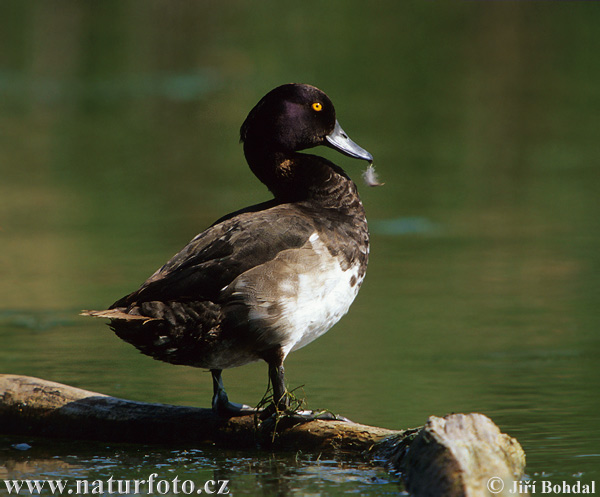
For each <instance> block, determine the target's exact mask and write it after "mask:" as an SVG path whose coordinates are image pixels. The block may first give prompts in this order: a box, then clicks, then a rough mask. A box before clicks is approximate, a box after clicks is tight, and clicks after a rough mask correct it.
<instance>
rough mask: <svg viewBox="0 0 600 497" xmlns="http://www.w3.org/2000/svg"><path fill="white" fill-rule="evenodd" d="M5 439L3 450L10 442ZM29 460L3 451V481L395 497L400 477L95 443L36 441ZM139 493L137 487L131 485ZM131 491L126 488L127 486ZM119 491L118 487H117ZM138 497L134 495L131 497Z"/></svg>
mask: <svg viewBox="0 0 600 497" xmlns="http://www.w3.org/2000/svg"><path fill="white" fill-rule="evenodd" d="M9 442H10V441H9V440H6V439H2V438H0V444H2V445H4V443H9ZM32 445H33V447H32V448H31V450H30V452H29V454H25V453H23V452H21V451H16V450H12V451H9V450H8V449H5V450H0V479H11V480H21V479H46V480H48V479H51V480H59V479H60V480H66V481H67V482H69V483H68V485H69V487H68V488H70V487H74V485H75V484H76V481H77V480H87V482H88V485H89V488H99V487H100V484H99V481H102V482H103V483H104V485H105V488H106V482H107V481H108V479H109V478H111V477H112V479H113V480H114V481H117V480H130V481H133V480H138V481H139V482H140V488H147V483H142V482H141V480H146V482H147V481H148V479H149V477H150V475H152V474H153V473H156V475H155V479H156V480H157V481H158V480H167V481H169V482H172V481H173V480H174V478H178V480H179V482H180V483H179V485H180V487H181V484H182V483H181V482H183V481H185V480H190V481H193V482H194V483H195V485H196V488H201V487H202V485H203V484H204V482H206V481H208V480H214V481H228V484H227V485H228V488H229V490H230V491H231V492H232V493H233V494H234V495H282V496H288V495H289V496H293V495H309V494H312V493H314V494H315V495H319V494H320V493H321V492H324V491H327V492H328V491H330V490H331V489H333V490H334V492H335V493H338V492H339V493H345V492H348V491H350V492H352V493H357V492H358V493H360V492H363V491H367V492H375V493H377V492H381V491H383V492H384V493H385V492H390V491H391V492H394V491H395V490H396V489H398V488H399V481H398V478H397V477H394V476H390V475H389V474H387V473H385V471H384V470H383V469H381V468H377V467H374V466H372V465H368V464H365V463H362V462H360V461H352V460H347V459H344V460H335V459H326V458H320V457H318V456H316V455H309V454H302V453H301V452H298V453H287V454H286V453H283V454H277V455H275V454H269V453H268V452H254V453H252V452H251V453H248V452H235V451H223V450H219V451H217V450H214V449H210V448H206V449H203V450H197V449H184V448H167V447H164V448H161V447H133V446H126V445H121V446H106V445H101V444H95V443H85V444H84V443H67V444H63V443H57V442H49V441H42V440H35V441H33V442H32ZM130 485H131V488H133V483H130ZM123 486H124V484H123ZM115 488H116V483H115ZM131 495H133V493H131Z"/></svg>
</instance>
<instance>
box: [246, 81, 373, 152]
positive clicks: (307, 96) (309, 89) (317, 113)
mask: <svg viewBox="0 0 600 497" xmlns="http://www.w3.org/2000/svg"><path fill="white" fill-rule="evenodd" d="M240 137H241V141H243V142H244V144H245V147H247V148H248V147H251V148H259V149H261V150H262V151H269V152H274V153H284V154H289V153H293V152H296V151H299V150H304V149H307V148H312V147H316V146H318V145H326V146H328V147H331V148H334V149H336V150H338V151H340V152H342V153H343V154H345V155H348V156H350V157H355V158H357V159H363V160H366V161H369V162H373V157H372V155H371V154H370V153H369V152H367V151H366V150H365V149H364V148H362V147H360V146H359V145H357V144H356V143H354V142H353V141H352V140H351V139H350V138H349V137H348V135H347V134H346V133H345V132H344V130H343V129H342V127H341V126H340V124H339V123H338V121H337V119H336V117H335V108H334V107H333V104H332V103H331V100H330V99H329V97H328V96H327V95H326V94H325V93H323V92H322V91H321V90H319V89H318V88H315V87H314V86H310V85H304V84H286V85H282V86H279V87H277V88H275V89H274V90H271V91H270V92H269V93H267V94H266V95H265V96H264V97H263V98H262V99H261V100H260V102H258V104H256V106H255V107H254V108H253V109H252V110H251V111H250V114H248V117H247V118H246V120H245V121H244V124H243V125H242V128H241V130H240Z"/></svg>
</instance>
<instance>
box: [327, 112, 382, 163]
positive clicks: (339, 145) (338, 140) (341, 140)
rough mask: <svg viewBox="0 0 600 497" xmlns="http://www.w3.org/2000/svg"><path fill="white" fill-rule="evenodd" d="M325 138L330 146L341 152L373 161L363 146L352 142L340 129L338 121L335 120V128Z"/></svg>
mask: <svg viewBox="0 0 600 497" xmlns="http://www.w3.org/2000/svg"><path fill="white" fill-rule="evenodd" d="M325 138H326V139H327V142H328V143H329V146H330V147H332V148H335V149H336V150H338V151H340V152H342V153H343V154H345V155H348V156H350V157H354V158H356V159H363V160H366V161H369V162H373V156H372V155H371V154H370V153H369V152H367V151H366V150H365V149H364V148H362V147H361V146H359V145H357V144H356V143H354V142H353V141H352V140H351V139H350V138H349V137H348V135H347V134H346V132H345V131H344V130H343V129H342V127H341V126H340V123H339V122H337V121H335V128H333V131H332V132H331V133H329V134H328V135H327V136H326V137H325Z"/></svg>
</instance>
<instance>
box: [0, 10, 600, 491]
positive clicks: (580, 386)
mask: <svg viewBox="0 0 600 497" xmlns="http://www.w3.org/2000/svg"><path fill="white" fill-rule="evenodd" d="M598 21H599V19H598V12H597V9H595V6H594V5H593V3H587V2H582V3H578V2H564V3H545V2H518V3H517V2H509V3H505V2H498V3H494V2H481V3H472V2H469V3H464V4H452V5H438V4H431V3H424V4H417V3H414V4H413V3H402V4H399V3H396V2H380V3H378V4H369V5H367V4H365V3H363V2H358V1H356V2H355V1H347V0H346V1H344V2H341V0H340V1H333V2H328V3H327V4H326V5H323V4H322V3H319V4H317V3H316V2H303V3H302V4H298V5H285V4H281V3H277V2H271V1H269V2H262V3H261V4H260V5H252V7H251V6H250V5H246V4H245V3H243V2H237V1H233V2H227V3H223V4H219V5H216V4H214V5H211V4H208V3H201V2H190V3H179V4H176V5H175V6H173V4H172V3H170V2H164V1H152V2H136V1H125V2H103V3H102V4H96V3H84V2H69V3H61V4H55V3H52V4H51V3H45V2H34V1H32V2H4V3H2V4H1V5H0V23H2V26H1V29H0V40H1V41H0V95H1V96H2V97H1V98H0V129H1V130H2V132H1V133H0V177H1V178H2V180H1V181H0V247H1V250H0V276H1V280H0V281H1V283H0V302H1V304H0V344H1V348H0V369H1V370H2V372H9V373H14V374H25V375H31V376H38V377H42V378H45V379H49V380H54V381H59V382H63V383H67V384H71V385H75V386H79V387H82V388H86V389H90V390H96V391H100V392H103V393H107V394H112V395H116V396H120V397H124V398H131V399H136V400H145V401H152V402H169V403H177V404H189V405H196V406H208V405H209V403H210V394H211V380H210V375H208V374H206V373H204V372H202V371H199V370H194V369H192V368H185V367H176V366H171V365H168V364H162V363H158V362H156V361H152V360H151V359H149V358H147V357H144V356H141V355H140V354H138V353H137V352H136V351H135V350H134V349H133V348H132V347H130V346H128V345H127V344H125V343H123V342H121V341H120V340H118V339H117V338H116V337H115V336H113V335H112V334H111V332H110V331H109V330H108V328H107V327H106V326H104V325H103V324H102V323H101V322H99V321H96V320H91V319H85V318H80V317H78V316H77V313H78V311H79V310H80V309H85V308H98V307H102V306H106V305H107V304H110V303H112V302H113V301H114V300H115V299H116V298H118V297H120V296H122V295H124V294H126V293H128V292H130V291H132V290H133V289H135V288H136V287H137V285H138V284H139V283H141V282H142V281H143V280H144V279H145V278H146V277H147V276H148V275H149V274H150V273H151V272H152V271H154V269H156V268H157V267H158V266H160V265H161V264H162V263H163V262H164V261H166V260H167V259H168V258H169V257H170V256H171V255H173V254H174V253H175V252H176V251H177V250H179V249H180V248H181V247H182V246H183V245H184V244H185V243H186V242H187V241H188V240H189V239H190V238H192V237H193V236H194V235H195V234H196V233H197V232H199V231H200V230H202V229H203V228H205V227H206V226H208V225H209V224H211V223H212V222H213V221H214V220H215V219H217V218H218V217H220V216H221V215H223V214H224V213H227V212H230V211H232V210H235V209H237V208H240V207H243V206H245V205H249V204H251V203H256V202H259V201H262V200H264V199H266V198H267V196H268V195H267V192H266V191H265V188H264V187H263V186H262V185H261V184H260V183H258V181H256V180H255V179H254V178H253V177H252V175H251V173H250V171H249V170H248V169H247V167H246V166H245V165H244V162H243V158H242V151H241V147H240V146H239V145H238V144H237V140H238V135H237V134H238V129H239V126H240V124H241V122H242V121H243V119H244V118H245V116H246V113H247V112H248V110H249V109H250V108H251V107H252V106H253V105H254V104H255V103H256V101H257V100H258V99H259V98H260V97H261V96H262V95H263V94H264V93H265V92H266V91H268V90H269V89H271V88H272V87H274V86H276V85H278V84H281V83H284V82H289V81H302V82H310V83H313V84H316V85H317V86H319V87H321V88H322V89H324V90H325V91H326V92H328V93H329V94H330V96H331V97H332V99H333V100H334V102H335V103H336V106H337V109H338V117H339V119H340V122H341V123H342V125H343V127H344V129H345V130H346V131H348V133H349V134H350V136H351V137H352V138H353V139H354V140H355V141H356V142H357V143H359V144H360V145H361V146H363V147H365V148H366V149H367V150H369V151H370V152H371V153H373V155H374V156H375V165H376V167H377V170H378V173H379V175H380V179H381V180H382V181H384V182H385V183H386V184H385V186H384V187H381V188H374V189H370V188H367V187H366V186H363V185H362V184H361V177H360V176H361V172H362V170H363V169H364V165H363V164H360V163H358V161H353V160H351V159H349V158H346V157H343V156H341V155H339V154H336V153H335V152H333V151H330V150H322V151H321V150H319V151H318V153H322V154H323V155H326V156H327V157H329V158H331V159H332V160H334V161H335V162H336V163H338V164H340V165H342V166H343V167H344V168H345V169H346V170H347V171H348V173H349V174H350V175H351V176H352V177H353V178H354V179H355V181H356V182H357V183H359V185H360V189H361V193H362V197H363V201H364V203H365V206H366V209H367V213H368V217H369V219H370V222H371V229H372V248H371V261H370V266H369V270H368V273H367V279H366V280H365V283H364V285H363V288H362V290H361V293H360V294H359V297H358V298H357V301H356V302H355V304H354V305H353V306H352V308H351V313H350V315H349V316H348V317H347V318H345V319H344V320H342V322H340V323H339V324H338V325H337V326H336V327H335V328H334V329H333V330H332V331H331V332H330V333H328V334H327V335H325V336H324V337H322V338H320V339H319V340H318V341H316V342H315V343H313V344H311V345H309V346H308V347H306V348H304V349H302V350H300V351H298V352H295V353H294V354H292V355H291V356H290V357H289V359H288V360H287V362H286V372H287V377H288V381H289V383H290V385H291V386H298V385H304V391H305V393H306V395H307V398H308V402H309V406H312V407H315V408H316V407H327V408H330V409H332V410H334V411H336V412H339V413H342V414H344V415H346V416H347V417H349V418H351V419H353V420H356V421H360V422H363V423H367V424H373V425H379V426H385V427H388V428H404V427H412V426H418V425H421V424H423V423H424V422H425V420H426V419H427V417H428V416H429V415H438V416H442V415H444V414H447V413H449V412H473V411H477V412H483V413H485V414H486V415H488V416H490V417H491V418H492V419H493V420H494V421H495V422H496V423H497V424H498V425H499V426H500V427H501V429H502V430H503V431H504V432H506V433H509V434H510V435H512V436H515V437H517V438H518V440H519V441H520V442H521V444H522V445H523V447H524V449H525V451H526V453H527V473H528V475H530V476H531V477H532V478H533V479H538V480H539V479H542V478H547V479H550V480H552V481H553V482H560V481H562V480H567V481H569V482H574V481H576V480H577V479H579V480H581V481H582V482H589V481H592V480H595V481H598V480H599V471H598V466H599V464H598V463H599V462H600V423H599V421H598V412H599V407H600V405H599V404H600V401H599V397H598V395H597V392H598V390H599V387H600V385H599V379H600V375H599V374H598V373H599V370H600V366H599V363H598V357H599V352H600V340H599V338H598V329H599V326H598V325H599V316H600V311H599V307H598V300H599V299H598V297H599V295H600V291H599V290H600V283H599V282H600V278H599V274H600V257H599V253H600V251H599V250H598V247H599V243H600V230H599V225H598V218H599V214H600V213H599V210H600V209H599V207H600V205H599V203H598V198H597V197H598V194H597V192H598V190H599V186H600V181H599V179H600V178H599V171H598V163H599V159H600V147H599V146H598V131H597V130H598V128H599V126H598V125H599V124H600V122H599V121H600V117H599V116H600V90H599V88H600V85H599V83H600V66H599V65H598V64H597V53H598V49H599V48H600V47H599V46H598V39H597V37H595V36H594V34H595V30H596V27H597V25H598ZM266 378H267V375H266V366H265V365H264V364H254V365H250V366H246V367H244V368H241V369H236V370H230V371H226V372H225V373H224V381H225V385H226V387H227V389H228V392H229V394H230V397H231V398H232V399H233V400H237V401H243V402H246V403H250V404H252V403H256V402H258V400H259V399H260V398H261V397H262V395H263V393H264V390H265V386H266ZM22 443H27V444H28V445H30V446H31V448H30V449H28V450H18V449H15V448H13V447H12V446H13V445H18V444H22ZM0 467H1V468H4V469H3V470H0V471H5V472H6V471H12V472H13V473H15V474H27V475H29V477H32V478H34V477H38V478H49V477H50V476H52V477H53V478H72V479H76V478H89V479H101V478H108V477H109V476H110V475H114V476H115V478H117V476H122V477H131V478H137V477H140V475H142V476H143V477H145V476H148V474H151V473H152V472H156V473H157V474H159V475H161V476H164V477H165V478H167V477H170V476H171V475H173V474H177V475H179V476H180V477H182V478H184V477H186V475H189V476H190V478H192V479H194V481H197V482H201V481H205V480H207V479H211V478H212V479H218V477H220V475H226V476H227V478H228V479H230V480H231V489H232V492H233V493H234V494H235V495H243V494H252V495H255V494H257V493H259V494H264V495H275V494H277V495H337V494H340V495H341V494H346V493H355V494H360V495H386V494H393V493H397V492H398V490H399V487H398V484H397V478H396V477H395V476H393V475H389V474H387V473H385V472H383V471H380V470H378V469H376V468H373V467H371V466H365V465H364V464H363V463H361V462H360V461H343V460H328V459H323V460H321V459H318V455H313V454H299V455H298V454H268V453H261V452H257V453H235V452H226V451H221V450H216V449H214V448H210V447H175V448H172V447H171V448H170V447H139V446H121V445H116V444H88V443H63V442H57V441H49V440H36V439H33V440H32V439H29V438H27V437H16V438H15V437H9V438H3V439H0ZM3 474H4V473H1V472H0V475H3ZM136 475H137V476H136ZM1 492H2V491H1V490H0V493H1Z"/></svg>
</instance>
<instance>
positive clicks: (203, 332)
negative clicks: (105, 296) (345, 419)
mask: <svg viewBox="0 0 600 497" xmlns="http://www.w3.org/2000/svg"><path fill="white" fill-rule="evenodd" d="M240 142H241V143H242V144H243V151H244V155H245V158H246V162H247V163H248V165H249V167H250V169H251V171H252V172H253V173H254V175H255V176H256V177H257V178H258V179H259V180H260V181H261V182H262V183H263V184H264V185H265V186H266V187H267V188H268V190H269V191H270V192H271V194H272V196H273V198H271V199H269V200H266V201H264V202H262V203H259V204H256V205H252V206H250V207H246V208H243V209H241V210H238V211H236V212H232V213H231V214H227V215H226V216H223V217H222V218H220V219H218V220H217V221H216V222H215V223H213V224H212V225H211V226H210V227H209V228H207V229H206V230H205V231H203V232H201V233H200V234H198V235H197V236H195V237H194V238H193V239H192V240H191V241H190V242H189V243H188V244H187V245H186V246H185V247H184V248H183V249H182V250H181V251H179V252H178V253H177V254H175V255H174V256H173V257H172V258H171V259H170V260H169V261H168V262H167V263H166V264H164V265H163V266H162V267H160V268H159V269H158V270H157V271H156V272H154V274H152V275H151V276H150V277H149V278H148V279H147V280H146V281H145V282H144V283H143V284H142V285H141V286H140V287H139V288H138V289H137V290H135V291H134V292H132V293H130V294H128V295H126V296H124V297H122V298H120V299H119V300H117V301H116V302H115V303H113V304H112V305H111V306H110V307H108V309H105V310H100V311H93V310H87V311H83V312H82V314H83V315H86V316H92V317H98V318H108V319H109V320H110V321H109V323H108V324H109V326H110V327H111V328H112V330H113V331H114V332H115V334H116V335H117V336H118V337H119V338H121V339H122V340H124V341H125V342H127V343H129V344H131V345H133V346H134V347H136V348H137V349H138V350H139V351H140V352H142V353H143V354H146V355H148V356H150V357H152V358H154V359H157V360H161V361H165V362H168V363H171V364H178V365H187V366H193V367H197V368H202V369H205V370H209V371H210V372H211V374H212V380H213V397H212V410H213V411H214V412H215V413H216V414H217V415H219V416H221V417H232V416H242V415H245V414H249V413H252V412H256V411H257V410H258V408H252V407H250V406H248V405H246V404H238V403H233V402H230V401H229V398H228V396H227V393H226V391H225V388H224V384H223V379H222V371H223V370H225V369H229V368H234V367H239V366H243V365H246V364H249V363H252V362H255V361H260V360H262V361H265V362H266V363H267V365H268V378H269V384H270V386H271V388H272V404H271V406H272V407H274V408H275V409H277V410H282V409H286V408H287V407H289V405H290V393H289V391H288V390H287V387H286V381H285V371H284V361H285V359H286V357H287V356H288V354H289V353H290V352H293V351H296V350H298V349H300V348H301V347H304V346H305V345H308V344H309V343H311V342H312V341H313V340H315V339H316V338H318V337H320V336H321V335H323V334H324V333H326V332H327V331H328V330H329V329H331V327H333V325H335V324H336V323H337V322H338V321H339V320H340V319H341V318H342V316H344V315H345V314H346V313H347V312H348V310H349V308H350V305H351V304H352V302H353V301H354V299H355V297H356V295H357V293H358V291H359V288H360V287H361V284H362V282H363V280H364V277H365V273H366V268H367V262H368V258H369V230H368V225H367V219H366V215H365V210H364V207H363V204H362V202H361V199H360V196H359V194H358V189H357V186H356V185H355V183H354V182H353V181H352V180H351V179H350V177H349V176H348V175H347V174H346V173H345V172H344V170H343V169H342V168H341V167H339V166H338V165H336V164H334V163H333V162H331V161H330V160H328V159H326V158H324V157H321V156H319V155H314V154H309V153H307V152H305V150H307V149H312V148H314V147H317V146H320V145H324V146H326V147H329V148H332V149H334V150H337V151H339V152H341V153H342V154H344V155H346V156H349V157H352V158H355V159H360V160H364V161H367V162H368V163H369V164H370V166H369V167H371V165H372V163H373V156H372V155H371V154H370V153H369V152H367V151H366V150H365V149H363V148H362V147H360V146H359V145H358V144H356V143H355V142H354V141H352V140H351V139H350V137H349V136H348V135H347V134H346V132H345V131H344V130H343V129H342V127H341V126H340V123H339V122H338V120H337V117H336V111H335V108H334V106H333V103H332V101H331V100H330V98H329V97H328V96H327V95H326V94H325V93H324V92H323V91H321V90H319V89H318V88H316V87H315V86H312V85H307V84H298V83H290V84H284V85H281V86H278V87H276V88H275V89H273V90H271V91H270V92H268V93H267V94H266V95H265V96H264V97H263V98H262V99H260V101H259V102H258V103H257V104H256V105H255V106H254V108H253V109H252V110H251V111H250V113H249V114H248V116H247V118H246V120H245V121H244V123H243V124H242V127H241V130H240Z"/></svg>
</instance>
